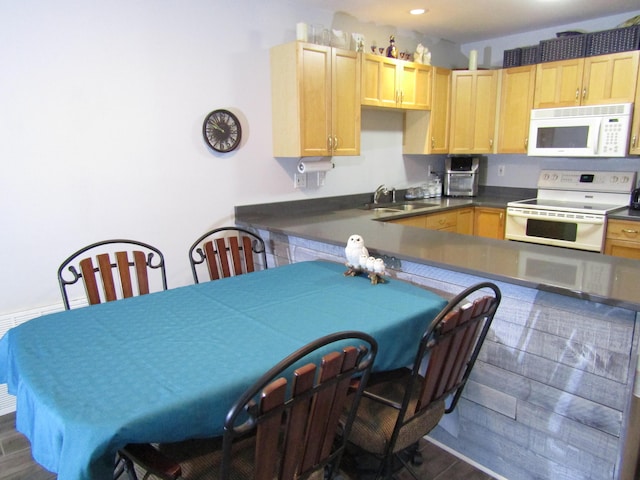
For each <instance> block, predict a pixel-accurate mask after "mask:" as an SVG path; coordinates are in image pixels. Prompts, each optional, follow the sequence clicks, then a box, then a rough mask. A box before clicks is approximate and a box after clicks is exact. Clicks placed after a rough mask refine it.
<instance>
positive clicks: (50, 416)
mask: <svg viewBox="0 0 640 480" xmlns="http://www.w3.org/2000/svg"><path fill="white" fill-rule="evenodd" d="M345 270H346V267H345V266H344V265H342V264H339V263H334V262H329V261H320V260H316V261H306V262H299V263H291V264H287V265H283V266H278V267H275V268H269V269H265V270H261V271H257V272H253V273H249V274H244V275H238V276H235V277H230V278H225V279H221V280H216V281H211V282H205V283H200V284H195V285H188V286H182V287H178V288H173V289H169V290H165V291H161V292H157V293H151V294H148V295H141V296H137V297H133V298H128V299H124V300H118V301H115V302H108V303H103V304H98V305H92V306H87V307H81V308H76V309H72V310H67V311H62V312H58V313H52V314H48V315H44V316H41V317H37V318H34V319H32V320H29V321H28V322H25V323H23V324H21V325H19V326H17V327H14V328H12V329H10V330H9V331H8V332H7V333H6V334H5V335H4V336H3V337H2V339H0V383H6V384H7V385H8V390H9V393H10V394H12V395H15V396H16V429H17V430H18V431H19V432H21V433H23V434H24V435H25V436H26V437H27V438H28V440H29V441H30V442H31V450H32V455H33V458H34V459H35V460H36V461H37V462H38V463H39V464H41V465H42V466H43V467H44V468H45V469H47V470H49V471H51V472H55V473H57V475H58V480H108V479H109V480H110V479H112V478H113V471H114V464H115V459H116V455H117V452H118V449H120V448H122V447H123V446H124V445H126V444H128V443H149V442H150V443H153V442H175V441H181V440H185V439H189V438H202V437H210V436H217V435H220V434H221V433H222V431H223V424H224V419H225V416H226V413H227V412H228V410H229V409H230V407H231V406H232V405H233V403H234V401H235V400H236V399H237V398H238V397H239V395H240V394H241V393H242V392H243V391H244V390H245V389H247V388H248V387H249V386H250V385H251V384H252V383H253V382H255V381H256V380H257V379H258V378H259V377H260V376H261V374H262V373H264V372H265V371H266V370H267V369H268V368H270V367H271V366H273V365H275V364H276V363H277V362H278V361H280V360H281V359H282V358H284V357H286V356H287V355H289V354H290V353H292V352H293V351H295V350H297V349H298V348H300V347H302V346H303V345H305V344H307V343H309V342H311V341H313V340H315V339H317V338H319V337H322V336H324V335H326V334H328V333H333V332H338V331H344V330H358V331H363V332H366V333H368V334H370V335H371V336H373V337H374V338H375V339H376V341H377V342H378V355H377V357H376V360H375V364H374V369H373V370H374V371H384V370H391V369H395V368H400V367H403V366H407V365H410V364H411V363H412V360H413V357H414V355H415V353H416V349H417V346H418V342H419V339H420V337H421V336H422V334H423V333H424V331H425V330H426V328H427V326H428V325H429V323H430V322H431V321H432V320H433V318H434V317H435V316H436V315H437V314H438V313H439V312H440V310H441V309H442V308H443V307H444V306H445V305H446V303H447V301H446V299H445V298H443V297H442V296H440V295H438V294H436V293H434V292H432V291H430V290H428V289H425V288H423V287H419V286H416V285H413V284H411V283H408V282H405V281H401V280H397V279H393V278H390V277H383V280H384V281H383V282H378V283H377V284H374V283H373V282H371V281H370V279H369V278H367V276H366V275H363V274H360V275H355V276H347V275H344V272H345Z"/></svg>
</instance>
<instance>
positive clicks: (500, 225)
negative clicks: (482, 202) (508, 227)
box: [473, 207, 505, 240]
mask: <svg viewBox="0 0 640 480" xmlns="http://www.w3.org/2000/svg"><path fill="white" fill-rule="evenodd" d="M504 223H505V210H504V208H488V207H475V209H474V214H473V234H474V235H475V236H476V237H486V238H497V239H499V240H504Z"/></svg>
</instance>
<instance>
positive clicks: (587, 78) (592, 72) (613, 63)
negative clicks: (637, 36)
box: [582, 50, 640, 105]
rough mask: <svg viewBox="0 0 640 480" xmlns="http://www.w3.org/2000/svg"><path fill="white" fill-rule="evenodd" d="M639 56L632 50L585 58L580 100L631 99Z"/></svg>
mask: <svg viewBox="0 0 640 480" xmlns="http://www.w3.org/2000/svg"><path fill="white" fill-rule="evenodd" d="M639 56H640V52H639V51H637V50H636V51H632V52H621V53H614V54H610V55H599V56H597V57H587V58H585V59H584V76H583V86H582V104H583V105H602V104H607V103H629V102H633V101H634V96H635V92H636V81H637V76H638V58H639Z"/></svg>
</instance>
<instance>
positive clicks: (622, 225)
mask: <svg viewBox="0 0 640 480" xmlns="http://www.w3.org/2000/svg"><path fill="white" fill-rule="evenodd" d="M604 253H605V254H606V255H613V256H616V257H624V258H631V259H634V260H640V222H634V221H625V220H609V222H608V223H607V238H606V240H605V244H604Z"/></svg>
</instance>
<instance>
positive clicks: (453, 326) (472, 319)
mask: <svg viewBox="0 0 640 480" xmlns="http://www.w3.org/2000/svg"><path fill="white" fill-rule="evenodd" d="M481 290H489V291H490V292H491V294H490V295H486V294H480V296H476V297H475V298H474V299H472V300H470V299H471V297H472V296H474V295H475V294H477V293H478V292H480V291H481ZM500 299H501V293H500V290H499V289H498V287H497V286H496V285H494V284H493V283H490V282H484V283H480V284H477V285H474V286H472V287H469V288H467V289H465V290H464V291H463V292H461V293H460V294H459V295H457V296H456V297H455V298H453V299H452V300H451V301H450V302H449V303H448V304H447V306H446V307H445V308H444V309H443V310H442V311H441V312H440V314H438V316H437V317H436V318H435V319H434V320H433V322H432V323H431V325H430V326H429V329H428V330H427V332H426V333H425V335H424V337H423V338H422V340H421V343H420V348H419V351H418V355H417V356H416V360H415V361H416V363H414V366H413V371H412V375H411V381H412V382H413V384H412V385H411V387H410V388H409V389H408V390H407V392H410V391H412V389H414V388H415V386H416V383H418V384H419V385H418V386H419V390H420V394H419V396H418V401H417V402H416V403H415V409H413V410H412V411H407V412H406V414H405V418H404V423H405V424H406V423H407V422H409V421H411V419H412V418H413V417H414V416H416V415H419V414H421V413H422V412H424V411H425V410H426V409H428V408H429V407H430V406H431V405H432V404H433V403H435V402H439V401H442V400H443V399H444V398H446V397H448V396H449V395H453V399H452V402H451V404H450V405H449V407H448V408H447V409H446V413H450V412H451V411H453V409H454V408H455V407H456V404H457V402H458V400H459V398H460V395H461V393H462V390H463V389H464V386H465V384H466V382H467V379H468V378H469V375H470V373H471V370H472V368H473V366H474V364H475V362H476V359H477V357H478V354H479V353H480V348H481V347H482V344H483V343H484V339H485V337H486V335H487V333H488V331H489V328H490V327H491V322H492V321H493V317H494V315H495V313H496V309H497V308H498V305H499V304H500ZM425 358H428V365H427V369H426V372H420V371H419V370H420V365H421V364H422V365H423V364H424V359H425ZM408 396H409V395H406V397H408ZM406 403H407V404H406V405H405V406H406V407H408V404H409V402H406Z"/></svg>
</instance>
